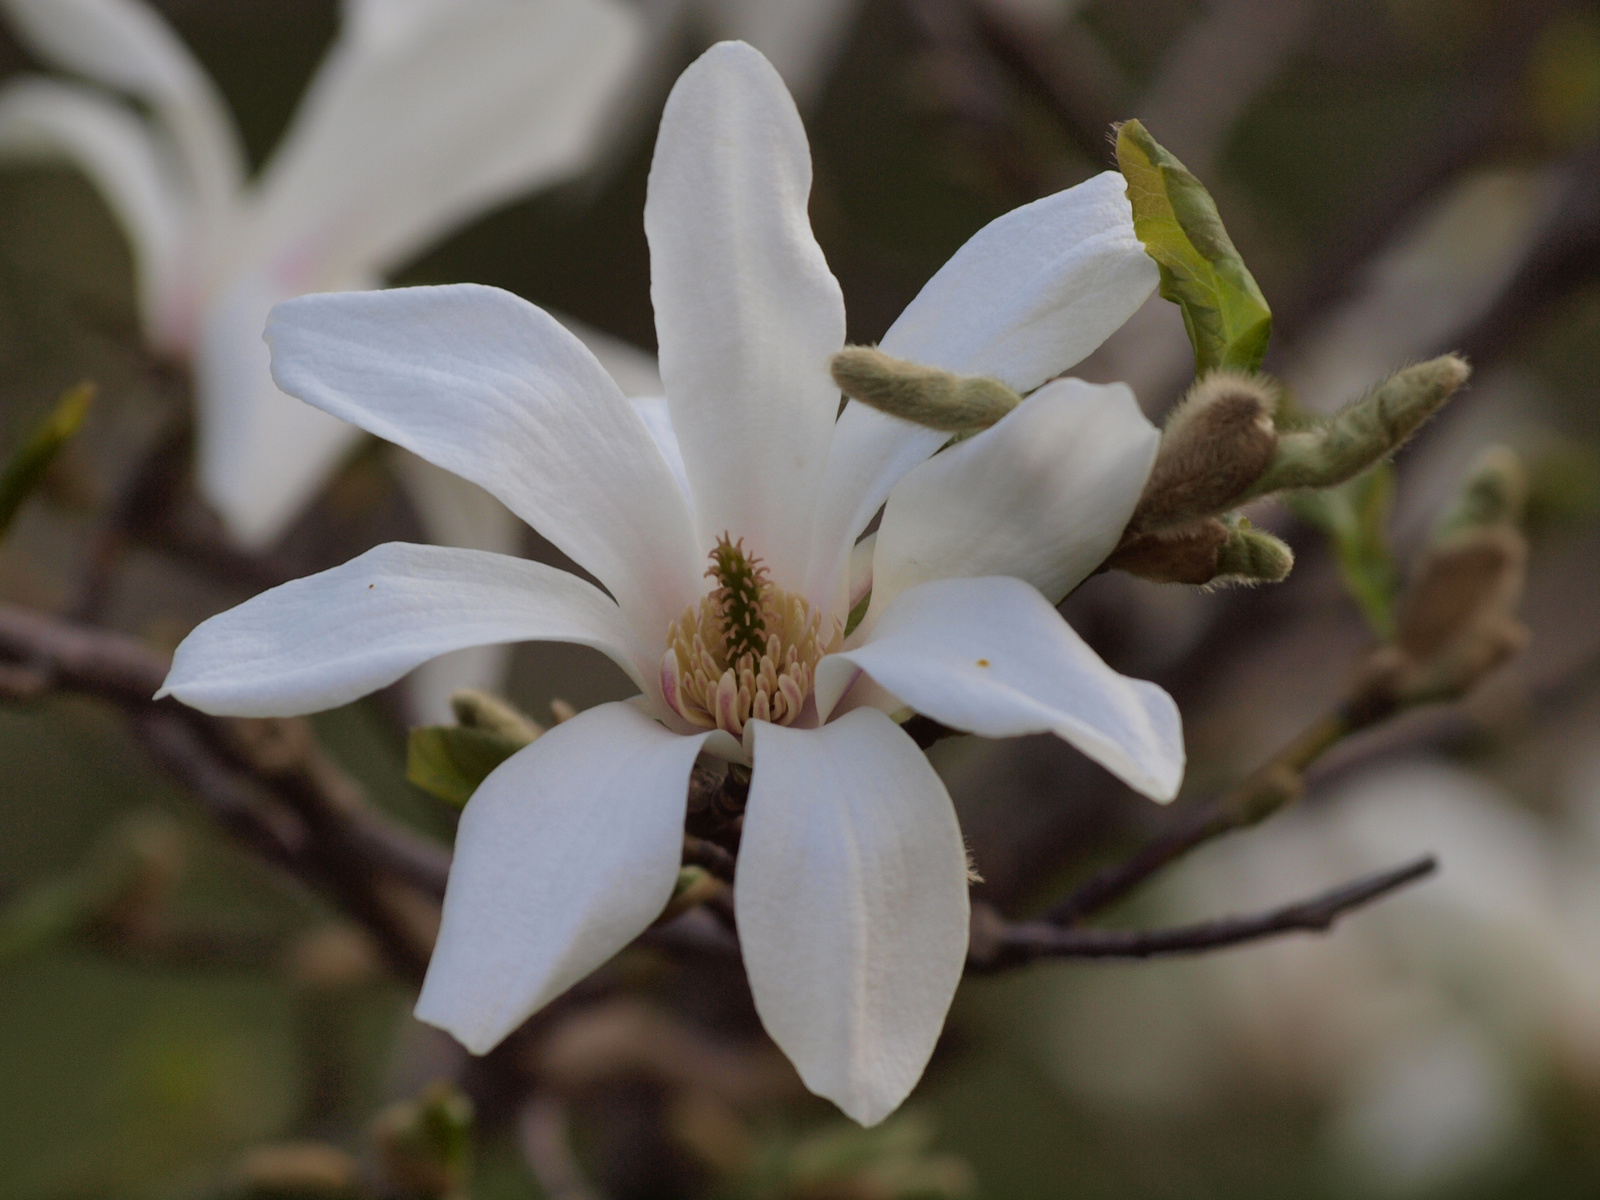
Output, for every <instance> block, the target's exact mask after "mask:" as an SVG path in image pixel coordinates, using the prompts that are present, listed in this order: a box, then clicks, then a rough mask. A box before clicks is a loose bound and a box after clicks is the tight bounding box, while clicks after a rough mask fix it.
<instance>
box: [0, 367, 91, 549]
mask: <svg viewBox="0 0 1600 1200" xmlns="http://www.w3.org/2000/svg"><path fill="white" fill-rule="evenodd" d="M94 390H95V389H94V384H92V383H80V384H79V385H78V386H77V387H75V388H68V389H67V390H66V391H65V392H63V393H62V394H61V398H60V399H59V400H57V401H56V403H55V407H54V408H52V409H51V410H50V412H49V414H48V415H46V417H45V418H44V420H42V421H40V422H39V424H37V425H35V426H34V427H33V430H32V432H31V433H29V434H28V437H27V440H26V441H24V442H23V443H22V445H21V446H19V447H18V448H17V451H16V453H15V454H13V455H11V457H10V458H9V459H7V460H6V462H5V465H4V466H3V467H0V537H4V536H5V535H6V531H7V530H9V529H10V528H11V522H12V520H13V519H14V518H15V517H16V515H17V510H18V509H19V508H21V507H22V502H23V501H24V500H26V499H27V498H28V497H29V496H30V495H32V494H33V489H34V488H36V487H38V486H39V481H40V480H42V479H43V478H44V473H45V471H46V470H48V469H49V467H50V464H51V463H52V462H54V461H55V457H56V455H57V454H59V453H60V452H61V448H62V447H63V446H65V445H66V444H67V442H68V441H69V440H70V439H71V438H72V435H73V434H75V433H77V432H78V428H79V427H80V426H81V425H82V424H83V418H84V415H85V414H86V413H88V411H89V402H90V401H91V400H93V399H94Z"/></svg>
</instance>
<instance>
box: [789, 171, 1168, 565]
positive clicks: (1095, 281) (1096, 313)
mask: <svg viewBox="0 0 1600 1200" xmlns="http://www.w3.org/2000/svg"><path fill="white" fill-rule="evenodd" d="M1124 187H1125V184H1124V182H1123V179H1122V176H1121V175H1119V174H1117V173H1116V172H1115V171H1106V172H1104V173H1103V174H1100V175H1097V176H1095V177H1094V178H1093V179H1090V180H1088V181H1087V182H1085V183H1080V184H1079V185H1078V186H1076V187H1072V188H1068V189H1066V190H1065V191H1062V192H1057V193H1056V194H1055V195H1053V196H1046V197H1044V198H1043V199H1042V200H1035V201H1034V202H1033V203H1032V204H1027V205H1024V206H1023V207H1021V208H1017V209H1013V210H1012V211H1011V212H1008V213H1006V214H1005V216H1003V217H999V218H997V219H996V220H994V221H991V222H990V223H989V224H988V225H986V226H984V227H983V228H982V229H980V230H979V231H978V232H977V233H976V234H974V235H973V237H972V239H971V240H970V241H968V242H967V244H966V245H964V246H962V247H961V249H960V250H958V251H956V253H955V255H954V256H953V257H952V258H951V259H950V261H949V262H947V263H945V265H944V266H943V267H941V268H940V269H939V271H938V272H937V273H936V274H935V275H934V277H933V278H932V279H930V280H929V281H928V282H927V284H926V285H925V286H924V287H923V289H922V291H921V292H920V293H918V295H917V298H916V299H915V300H913V301H912V302H911V304H910V305H909V306H908V307H907V308H906V310H905V312H904V313H902V314H901V315H900V319H899V320H897V321H896V322H895V323H894V325H893V326H891V327H890V329H889V332H888V333H886V334H884V336H883V341H882V343H881V345H882V348H883V349H884V351H885V352H887V353H889V354H893V355H895V356H897V357H899V358H906V359H910V360H912V361H913V362H920V363H927V364H929V365H931V366H936V367H943V368H945V369H946V370H949V371H957V372H960V373H962V374H965V375H988V376H991V377H992V378H995V379H999V380H1002V381H1004V382H1005V383H1007V384H1009V385H1010V386H1011V387H1013V388H1015V389H1016V390H1017V391H1019V392H1024V393H1026V392H1030V391H1032V390H1033V389H1034V388H1037V387H1038V386H1039V385H1040V384H1042V383H1044V382H1045V380H1047V379H1050V378H1052V377H1054V376H1056V375H1059V374H1061V373H1062V372H1063V371H1066V370H1067V369H1068V368H1070V367H1072V366H1073V365H1074V364H1076V363H1078V362H1080V361H1081V360H1082V359H1083V358H1084V357H1085V356H1087V355H1088V354H1089V353H1090V352H1091V351H1093V350H1094V349H1095V348H1096V347H1097V346H1099V345H1100V343H1101V342H1103V341H1105V339H1106V338H1107V337H1109V336H1110V335H1111V334H1112V333H1114V332H1115V331H1116V330H1117V329H1119V328H1121V326H1122V324H1123V322H1125V321H1126V320H1127V319H1128V318H1129V317H1130V316H1132V315H1133V314H1134V312H1136V311H1137V310H1138V308H1139V306H1140V305H1141V304H1143V303H1144V302H1145V300H1146V299H1147V298H1148V297H1149V295H1150V293H1151V291H1152V290H1154V288H1155V286H1156V280H1157V272H1156V265H1155V263H1154V262H1153V261H1151V259H1150V257H1149V255H1147V254H1146V253H1145V251H1144V247H1143V246H1142V245H1141V244H1140V242H1139V239H1138V238H1137V237H1136V236H1134V232H1133V212H1132V208H1131V206H1130V205H1129V203H1128V199H1127V197H1126V196H1125V195H1124V194H1123V189H1124ZM943 441H944V438H943V437H942V436H941V435H939V434H937V433H933V432H931V431H929V430H926V429H922V428H919V427H918V426H915V425H913V424H911V423H910V422H909V421H902V420H900V419H899V418H897V417H890V416H885V415H884V414H883V413H880V412H876V411H874V410H873V409H870V408H867V407H866V406H864V405H861V404H857V403H854V402H851V403H850V404H847V405H846V406H845V410H844V412H843V414H842V415H841V416H840V418H839V427H838V429H837V431H836V432H835V434H834V439H833V447H832V449H831V450H830V452H829V457H828V470H827V477H826V480H825V482H824V485H823V496H824V500H823V506H822V508H821V510H820V511H819V512H818V514H817V533H816V538H817V546H818V555H819V556H820V555H822V554H823V553H824V552H825V549H826V547H829V546H832V547H837V546H838V545H841V544H844V545H848V544H849V542H851V541H852V540H854V538H855V537H856V535H857V534H859V533H860V532H861V530H863V529H864V528H866V525H867V522H868V521H870V520H871V519H872V515H873V514H874V513H875V512H877V511H878V507H879V506H880V505H881V504H882V503H883V501H884V499H885V498H886V497H887V496H888V494H889V490H890V489H891V488H892V487H893V486H894V485H895V483H896V482H897V481H898V480H899V478H900V476H902V475H903V474H905V473H906V472H907V471H908V470H910V469H911V468H912V467H914V466H916V465H917V463H919V462H921V461H922V460H923V459H925V458H927V457H928V456H929V455H930V454H932V453H933V452H934V451H935V450H937V449H938V448H939V446H940V445H941V444H942V443H943ZM839 569H840V568H839V567H838V565H836V564H835V565H830V566H828V567H822V566H820V565H819V566H814V567H813V574H814V575H815V574H817V573H818V572H825V571H828V570H831V571H834V572H837V571H838V570H839Z"/></svg>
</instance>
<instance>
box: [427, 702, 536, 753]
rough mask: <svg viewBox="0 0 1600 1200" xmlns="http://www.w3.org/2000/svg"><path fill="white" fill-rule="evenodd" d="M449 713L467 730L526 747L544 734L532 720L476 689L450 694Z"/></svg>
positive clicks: (507, 704) (505, 703)
mask: <svg viewBox="0 0 1600 1200" xmlns="http://www.w3.org/2000/svg"><path fill="white" fill-rule="evenodd" d="M450 711H451V712H453V713H455V717H456V720H457V721H458V722H459V723H460V724H462V725H464V726H466V727H467V728H468V729H482V730H484V731H486V732H488V733H493V734H498V735H499V736H501V737H504V738H509V739H511V740H512V741H516V742H520V743H522V744H523V745H527V744H528V743H529V742H532V741H535V740H536V739H537V738H538V737H539V735H540V734H542V733H543V732H544V728H543V726H541V725H540V724H539V722H537V721H535V720H534V719H533V718H532V717H529V716H525V715H523V714H522V713H520V712H518V711H517V710H516V709H515V708H514V707H512V706H511V705H510V704H509V703H507V702H506V701H504V700H502V699H501V698H500V697H499V696H491V695H490V694H489V693H488V692H480V691H478V690H477V689H476V688H458V689H456V690H455V691H453V692H451V693H450Z"/></svg>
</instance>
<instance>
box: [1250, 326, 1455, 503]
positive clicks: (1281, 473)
mask: <svg viewBox="0 0 1600 1200" xmlns="http://www.w3.org/2000/svg"><path fill="white" fill-rule="evenodd" d="M1471 373H1472V370H1471V368H1470V367H1468V366H1467V364H1466V363H1465V362H1464V361H1462V360H1461V359H1459V358H1457V357H1456V356H1455V355H1453V354H1446V355H1442V356H1441V357H1439V358H1435V359H1432V360H1430V361H1428V362H1424V363H1417V364H1416V365H1415V366H1411V367H1406V368H1405V369H1403V370H1400V371H1396V372H1395V373H1394V374H1393V375H1391V376H1389V378H1387V379H1385V380H1384V381H1383V382H1382V383H1380V384H1378V385H1377V386H1376V387H1374V388H1373V389H1372V390H1371V391H1369V392H1368V393H1367V394H1366V395H1365V396H1363V397H1362V398H1361V399H1359V400H1357V401H1356V402H1355V403H1354V404H1351V405H1349V406H1348V407H1346V408H1345V409H1343V410H1342V411H1340V412H1338V413H1336V414H1335V415H1334V416H1333V417H1332V418H1330V419H1329V420H1328V421H1327V422H1325V423H1324V424H1322V425H1319V426H1316V427H1313V428H1310V429H1304V430H1298V431H1295V432H1293V433H1285V434H1283V435H1282V436H1280V437H1279V439H1278V450H1277V453H1276V454H1275V455H1274V456H1273V459H1272V463H1271V465H1270V466H1268V467H1267V469H1266V471H1265V472H1264V473H1263V474H1262V475H1261V477H1260V478H1259V479H1257V480H1256V482H1255V484H1254V486H1252V487H1251V488H1250V489H1249V491H1248V492H1246V493H1245V495H1244V496H1243V497H1241V499H1251V498H1253V497H1255V496H1264V495H1266V494H1267V493H1269V492H1280V491H1284V490H1286V489H1289V488H1325V487H1332V486H1333V485H1334V484H1337V483H1343V482H1344V481H1345V480H1346V479H1349V478H1351V477H1352V476H1354V475H1356V474H1358V473H1360V472H1361V471H1364V470H1365V469H1366V468H1367V467H1369V466H1371V465H1372V464H1373V463H1375V462H1377V461H1378V460H1379V459H1381V458H1385V457H1387V456H1388V455H1389V454H1391V453H1393V452H1394V451H1395V450H1397V449H1399V448H1400V447H1401V446H1403V445H1404V444H1405V443H1406V442H1407V441H1408V440H1409V439H1410V438H1411V435H1412V434H1414V433H1416V431H1417V430H1418V429H1419V428H1421V427H1422V423H1423V422H1424V421H1426V420H1427V419H1428V418H1429V417H1431V416H1432V415H1433V414H1434V413H1436V412H1438V411H1439V409H1440V408H1441V407H1442V406H1443V405H1444V403H1445V401H1447V400H1449V399H1450V397H1451V396H1453V395H1454V394H1455V393H1456V390H1457V389H1458V388H1460V387H1461V385H1462V384H1464V383H1465V382H1466V381H1467V377H1468V376H1469V375H1470V374H1471Z"/></svg>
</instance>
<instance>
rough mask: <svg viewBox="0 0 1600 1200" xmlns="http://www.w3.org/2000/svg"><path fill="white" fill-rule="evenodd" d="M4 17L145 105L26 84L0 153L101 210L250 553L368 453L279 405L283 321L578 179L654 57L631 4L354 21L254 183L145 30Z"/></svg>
mask: <svg viewBox="0 0 1600 1200" xmlns="http://www.w3.org/2000/svg"><path fill="white" fill-rule="evenodd" d="M3 5H4V9H5V11H6V12H7V14H8V15H9V16H10V18H11V21H12V24H13V27H14V28H15V29H16V30H17V32H18V33H19V34H20V35H21V37H22V38H23V40H24V41H25V42H27V44H28V45H29V46H30V47H31V48H32V49H33V50H34V51H35V52H36V53H38V54H39V55H40V56H41V57H43V58H45V59H47V60H49V61H51V62H54V63H56V64H58V65H60V66H61V67H63V68H65V69H66V70H69V71H72V72H75V73H77V74H79V75H82V76H84V77H86V78H88V79H90V80H92V81H94V82H95V83H96V84H100V85H103V86H104V87H105V88H110V89H114V90H115V91H117V92H120V93H124V94H125V95H126V96H128V97H130V98H131V99H132V100H134V101H136V102H137V103H138V104H139V105H140V106H141V108H140V109H135V108H134V107H133V106H131V105H129V104H126V103H124V102H122V101H121V100H120V99H118V98H114V97H112V96H110V95H108V94H107V93H106V92H105V91H103V90H101V89H100V88H98V87H88V86H84V85H81V84H77V83H68V82H65V81H62V80H57V79H48V78H38V77H33V78H25V79H23V80H21V81H19V82H16V83H13V84H11V85H10V86H9V87H7V88H6V90H5V91H4V93H3V94H0V154H7V155H11V156H19V155H21V156H34V155H49V156H64V157H66V158H67V159H69V160H70V161H72V162H73V163H75V164H76V165H77V166H79V167H80V168H81V169H82V170H83V171H84V172H85V173H86V174H87V175H88V176H89V177H90V179H92V180H93V181H94V183H95V184H96V185H97V186H98V187H99V189H100V190H101V192H102V193H103V194H104V195H105V197H106V200H107V202H108V203H109V205H110V206H111V208H112V211H113V212H114V214H115V215H116V217H117V219H118V221H119V222H120V223H121V225H122V226H123V228H124V230H125V231H126V233H127V235H128V239H129V241H130V243H131V244H132V249H133V257H134V265H135V269H136V272H137V276H138V286H139V305H140V311H141V317H142V321H143V324H144V328H145V333H146V337H147V340H148V341H149V342H150V344H151V346H152V347H153V348H154V349H156V350H157V351H158V352H160V353H164V354H170V355H173V356H175V357H177V358H180V359H183V360H185V361H190V362H192V364H193V367H194V374H195V385H196V390H197V397H198V413H197V417H198V429H199V479H200V486H201V489H202V490H203V492H204V493H205V495H206V497H207V499H209V500H210V501H211V502H212V504H214V505H215V506H216V508H217V509H218V511H219V512H220V513H221V514H222V516H223V518H224V519H225V520H226V522H227V523H228V526H229V528H230V530H231V531H232V532H233V534H234V535H235V536H236V537H237V538H238V539H239V540H240V541H241V542H242V543H243V544H245V545H249V546H258V545H262V544H264V543H267V542H269V541H271V540H272V539H274V538H275V537H276V536H277V535H278V534H279V533H281V532H282V531H283V529H284V528H285V527H286V526H287V525H288V523H289V522H290V521H292V520H293V519H294V518H295V517H296V516H297V515H298V514H299V512H300V511H301V509H302V508H303V507H304V505H305V503H306V502H307V501H309V500H310V498H311V497H312V495H313V494H314V493H315V492H316V490H317V488H318V487H319V486H320V485H321V483H322V482H323V480H324V479H325V478H326V477H327V475H328V474H329V472H330V471H331V470H332V469H333V467H334V466H335V465H336V463H337V462H338V460H339V458H340V456H341V455H342V454H343V453H344V452H345V451H346V450H347V449H348V448H349V446H350V443H351V441H352V439H353V438H354V436H355V435H356V431H355V430H354V429H352V428H351V427H350V426H348V425H345V424H344V423H342V422H340V421H336V420H334V419H332V418H330V417H329V416H327V415H326V414H325V413H321V412H318V411H317V410H316V409H314V408H310V407H308V406H307V405H304V404H300V403H298V402H296V401H294V400H292V399H290V398H289V397H287V396H284V395H283V394H282V393H281V392H279V391H278V389H277V388H276V387H275V386H274V385H273V382H272V379H271V376H270V374H269V371H268V358H267V350H266V347H265V346H264V345H263V344H262V341H261V330H262V328H263V327H264V326H265V324H266V318H267V313H268V312H269V310H270V309H271V308H272V306H273V305H274V304H276V303H277V302H278V301H280V300H285V299H288V298H290V297H292V296H299V295H302V294H304V293H306V292H318V291H336V290H338V291H343V290H351V289H358V288H367V287H373V286H376V285H377V284H378V282H379V281H380V278H381V276H382V274H383V273H384V272H385V271H387V270H390V269H392V268H394V267H396V266H398V265H399V264H401V263H403V262H405V261H406V260H407V259H409V258H411V257H413V256H414V255H416V254H417V253H418V252H419V251H421V250H422V249H423V248H425V247H426V246H427V245H428V244H429V243H431V242H433V241H436V240H437V239H438V238H439V237H441V236H442V235H444V234H445V233H447V232H449V231H450V230H451V229H453V228H455V227H456V226H458V225H460V224H462V223H463V222H465V221H466V220H468V219H470V218H471V217H473V216H474V215H476V214H478V213H481V212H483V211H485V210H486V209H488V208H489V207H491V206H493V205H494V204H496V203H499V202H501V201H504V200H506V199H509V198H510V197H512V196H514V195H517V194H519V193H521V192H524V191H527V190H528V189H530V188H533V187H536V186H539V185H542V184H547V183H550V182H553V181H554V180H556V179H559V178H562V177H565V176H567V175H570V174H573V173H576V172H577V171H578V170H579V169H581V168H582V167H583V166H584V165H585V163H586V162H587V161H588V160H589V158H590V157H591V155H592V152H593V150H594V148H595V146H596V142H597V138H598V136H599V134H600V133H601V132H602V129H603V125H604V118H605V117H606V115H607V109H608V106H609V105H610V103H611V102H612V100H613V99H614V97H615V96H616V94H617V91H618V89H619V87H621V86H623V85H624V84H625V82H626V78H627V76H628V75H629V73H630V71H631V70H632V68H633V66H634V65H635V64H636V62H637V61H638V55H639V52H640V50H641V45H640V43H641V40H642V39H641V35H640V20H639V18H638V16H637V15H636V13H635V12H634V10H633V9H632V8H631V7H629V6H628V5H626V4H623V3H620V2H619V0H345V3H344V23H343V29H342V32H341V34H340V36H339V38H338V40H337V41H336V42H335V44H334V46H333V48H332V49H331V50H330V52H329V53H328V56H327V58H326V59H325V61H324V62H323V64H322V66H321V68H320V69H319V70H318V72H317V75H316V77H315V78H314V79H313V80H312V83H311V85H310V87H309V88H308V90H307V92H306V95H305V98H304V100H303V102H302V103H301V105H300V108H299V111H298V112H297V113H296V115H295V117H294V120H293V123H292V124H291V126H290V128H289V131H288V132H287V133H286V134H285V136H284V138H283V140H282V142H281V144H280V145H279V146H278V148H277V150H276V151H275V152H274V154H273V156H272V158H271V159H270V161H269V162H268V163H267V164H266V166H265V168H264V169H263V170H262V172H261V174H260V177H259V178H257V179H254V180H247V179H246V177H245V164H244V153H243V150H242V148H241V146H240V144H239V139H238V136H237V134H236V132H235V130H234V128H233V125H232V124H231V122H230V120H229V118H228V115H227V112H226V108H225V105H224V103H223V100H222V98H221V96H220V95H219V94H218V92H217V90H216V87H215V85H214V84H213V83H212V82H211V80H210V79H209V78H208V77H207V76H206V75H205V73H204V71H203V70H202V69H201V67H200V65H199V64H198V63H197V62H196V61H195V60H194V58H193V57H192V56H191V55H190V54H189V52H188V50H187V49H186V48H185V47H184V45H183V43H182V42H181V41H180V40H179V38H178V37H177V35H176V34H175V33H174V32H173V31H172V29H171V28H170V27H169V26H168V25H167V24H166V23H165V22H164V21H163V20H162V19H161V17H160V16H159V15H158V14H157V13H156V11H155V10H154V9H152V8H149V7H147V6H146V5H145V4H143V3H141V2H140V0H3ZM435 491H437V489H435ZM451 499H452V500H454V499H455V498H454V497H452V498H451ZM461 504H465V505H467V506H468V507H470V505H471V501H470V500H467V501H459V502H458V503H457V507H459V506H460V505H461ZM426 515H427V514H425V516H426ZM441 520H442V521H444V522H449V521H450V520H451V517H450V516H449V515H448V514H447V515H445V516H444V517H442V518H441ZM430 532H431V531H430ZM481 537H482V534H479V539H480V540H481Z"/></svg>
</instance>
